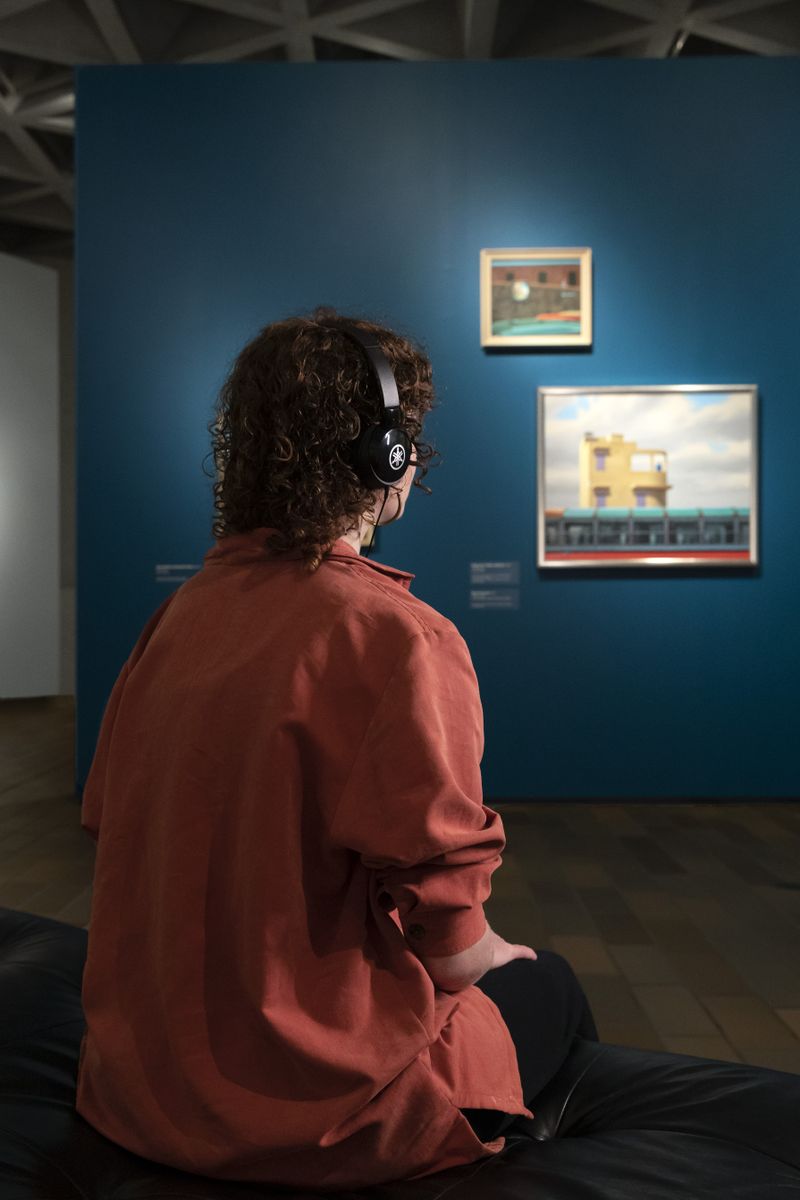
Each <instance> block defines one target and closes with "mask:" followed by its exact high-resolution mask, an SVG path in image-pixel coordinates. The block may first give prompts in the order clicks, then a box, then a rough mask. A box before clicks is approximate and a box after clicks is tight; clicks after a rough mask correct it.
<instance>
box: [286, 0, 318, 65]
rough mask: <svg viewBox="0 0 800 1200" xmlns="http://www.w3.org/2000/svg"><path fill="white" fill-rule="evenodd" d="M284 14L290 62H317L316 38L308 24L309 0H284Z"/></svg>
mask: <svg viewBox="0 0 800 1200" xmlns="http://www.w3.org/2000/svg"><path fill="white" fill-rule="evenodd" d="M283 16H284V19H285V21H286V57H287V58H288V59H289V62H315V61H316V57H317V56H316V53H315V51H314V39H313V37H312V36H311V33H310V32H309V24H308V0H283Z"/></svg>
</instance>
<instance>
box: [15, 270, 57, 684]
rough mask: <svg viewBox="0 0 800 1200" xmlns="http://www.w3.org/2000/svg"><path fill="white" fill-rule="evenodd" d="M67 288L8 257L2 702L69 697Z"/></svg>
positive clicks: (51, 272)
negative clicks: (65, 607) (64, 453)
mask: <svg viewBox="0 0 800 1200" xmlns="http://www.w3.org/2000/svg"><path fill="white" fill-rule="evenodd" d="M59 282H60V281H59V271H58V270H57V269H55V268H54V267H51V266H45V265H42V264H39V263H32V262H28V261H26V260H24V259H21V258H14V257H12V256H11V255H8V254H2V253H0V699H14V698H23V697H26V698H27V697H31V696H54V695H58V694H60V693H61V691H62V631H61V622H62V615H61V609H62V602H61V537H62V534H61V494H60V488H61V478H60V477H61V469H60V461H61V438H60V424H61V418H60V390H61V385H60V363H59V357H60V355H59V351H60V335H59V307H60V306H59ZM73 640H74V639H73Z"/></svg>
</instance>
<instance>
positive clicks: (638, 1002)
mask: <svg viewBox="0 0 800 1200" xmlns="http://www.w3.org/2000/svg"><path fill="white" fill-rule="evenodd" d="M74 729H75V714H74V700H73V697H71V696H57V697H52V698H49V699H41V700H39V699H37V700H21V701H11V700H6V701H0V905H3V906H6V907H10V908H18V909H23V910H25V911H27V912H34V913H41V914H42V915H45V916H50V917H57V918H58V919H60V920H63V921H67V922H69V923H71V924H74V925H85V924H86V923H87V922H88V921H89V917H90V911H91V910H90V905H91V885H92V871H93V864H94V854H95V851H94V843H93V842H92V841H91V839H90V837H89V836H88V834H86V833H85V832H84V831H83V830H82V829H81V827H80V804H79V800H78V799H77V797H76V796H75V795H74V792H73V778H74ZM487 803H489V804H490V805H491V806H492V807H494V808H496V809H497V810H498V811H499V812H500V813H501V815H502V817H503V822H504V825H505V829H506V836H507V839H508V844H507V847H506V851H505V854H504V859H503V863H502V865H501V866H500V868H499V869H498V870H497V871H496V872H495V874H494V876H493V879H492V885H493V887H492V895H491V897H490V898H489V900H488V901H487V903H486V914H487V917H488V919H489V921H490V923H491V925H492V927H493V928H494V929H495V930H496V931H497V932H498V933H500V934H501V935H502V936H503V937H504V938H506V939H507V940H508V941H511V942H524V943H526V944H528V945H531V946H533V947H534V949H536V948H538V947H542V948H549V949H551V950H556V951H558V953H559V954H563V955H564V956H565V957H566V958H568V959H569V961H570V962H571V963H572V965H573V967H574V969H575V971H576V973H577V975H578V977H579V978H580V980H581V982H582V983H583V986H584V988H585V990H586V992H587V995H588V996H589V999H590V1001H591V1004H592V1008H593V1011H594V1014H595V1019H596V1021H597V1025H598V1029H599V1032H600V1038H601V1040H602V1041H605V1042H616V1043H618V1044H623V1045H629V1046H642V1047H645V1048H652V1049H666V1050H673V1051H677V1052H678V1053H681V1054H698V1055H703V1056H707V1057H711V1058H722V1059H731V1060H733V1061H741V1062H747V1063H754V1064H760V1065H763V1066H767V1067H775V1068H777V1069H779V1070H783V1071H793V1072H796V1073H798V1074H800V802H797V803H794V802H792V803H756V802H753V803H747V804H688V803H687V804H634V803H624V804H623V803H619V804H617V803H596V804H566V803H558V804H546V803H532V804H529V803H507V804H503V803H496V804H492V801H491V799H490V798H488V797H487Z"/></svg>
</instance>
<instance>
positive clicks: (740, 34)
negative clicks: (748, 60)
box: [684, 17, 800, 57]
mask: <svg viewBox="0 0 800 1200" xmlns="http://www.w3.org/2000/svg"><path fill="white" fill-rule="evenodd" d="M684 28H685V29H688V30H689V32H690V33H694V34H696V35H697V36H698V37H702V38H707V39H708V40H709V41H711V42H721V43H722V45H723V46H735V47H736V49H737V50H746V51H748V52H749V53H750V54H763V55H766V56H767V57H773V56H779V55H783V54H798V53H800V38H798V39H796V40H795V42H794V44H793V45H790V44H789V43H788V42H776V41H775V40H774V39H773V38H766V37H760V36H759V35H758V34H755V33H744V31H743V30H741V29H732V28H731V26H730V25H718V24H717V23H716V22H715V21H703V20H700V19H699V18H695V19H693V18H692V17H689V18H687V20H686V21H685V22H684Z"/></svg>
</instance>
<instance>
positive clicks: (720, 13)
mask: <svg viewBox="0 0 800 1200" xmlns="http://www.w3.org/2000/svg"><path fill="white" fill-rule="evenodd" d="M779 3H780V0H721V3H719V4H705V5H704V6H703V7H702V8H697V9H695V10H694V12H692V13H691V16H692V18H693V19H694V20H698V21H724V20H725V19H726V18H727V17H739V16H744V14H745V13H752V12H757V11H758V9H759V8H774V7H775V5H776V4H779Z"/></svg>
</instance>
